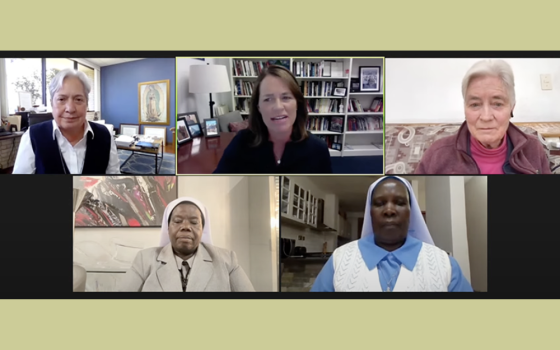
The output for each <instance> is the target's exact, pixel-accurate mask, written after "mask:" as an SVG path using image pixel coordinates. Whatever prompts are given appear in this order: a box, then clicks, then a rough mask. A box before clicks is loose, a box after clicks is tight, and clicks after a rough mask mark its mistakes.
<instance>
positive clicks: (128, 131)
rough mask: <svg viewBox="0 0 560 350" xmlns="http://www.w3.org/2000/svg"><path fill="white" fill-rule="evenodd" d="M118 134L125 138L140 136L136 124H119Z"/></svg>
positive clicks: (138, 127)
mask: <svg viewBox="0 0 560 350" xmlns="http://www.w3.org/2000/svg"><path fill="white" fill-rule="evenodd" d="M119 134H121V135H126V136H136V135H140V125H138V124H121V125H119Z"/></svg>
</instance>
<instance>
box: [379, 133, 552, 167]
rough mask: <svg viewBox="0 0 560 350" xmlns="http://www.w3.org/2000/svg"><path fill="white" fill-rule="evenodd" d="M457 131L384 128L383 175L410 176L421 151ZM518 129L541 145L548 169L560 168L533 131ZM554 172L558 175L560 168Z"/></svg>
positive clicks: (416, 164)
mask: <svg viewBox="0 0 560 350" xmlns="http://www.w3.org/2000/svg"><path fill="white" fill-rule="evenodd" d="M460 127H461V124H432V125H426V124H422V125H403V124H387V125H386V126H385V173H386V174H413V173H414V170H415V169H416V167H417V166H418V164H419V163H420V160H421V159H422V156H423V155H424V151H425V150H427V149H428V148H429V147H430V146H431V145H432V144H433V143H434V142H435V141H437V140H439V139H441V138H444V137H447V136H450V135H453V134H455V133H456V132H457V131H458V130H459V128H460ZM518 128H519V129H520V130H521V131H523V132H525V133H526V134H528V135H533V136H536V137H537V138H538V139H539V140H540V141H541V143H542V144H543V148H544V149H545V152H546V154H547V156H548V158H549V159H550V164H551V169H553V168H554V167H555V166H557V165H560V156H551V155H550V149H549V148H548V145H547V143H546V142H545V140H544V139H543V137H542V136H541V135H540V134H539V133H538V132H537V131H536V130H534V129H532V128H530V127H526V126H518ZM554 172H555V173H560V168H559V169H556V170H555V171H554Z"/></svg>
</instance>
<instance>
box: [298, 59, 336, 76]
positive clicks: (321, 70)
mask: <svg viewBox="0 0 560 350" xmlns="http://www.w3.org/2000/svg"><path fill="white" fill-rule="evenodd" d="M342 71H343V63H342V62H336V61H321V62H317V63H316V62H294V63H293V64H292V73H293V74H294V75H295V76H296V77H332V78H341V77H342V76H343V72H342Z"/></svg>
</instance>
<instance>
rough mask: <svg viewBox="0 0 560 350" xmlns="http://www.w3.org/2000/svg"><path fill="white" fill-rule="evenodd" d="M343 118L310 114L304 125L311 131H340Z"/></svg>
mask: <svg viewBox="0 0 560 350" xmlns="http://www.w3.org/2000/svg"><path fill="white" fill-rule="evenodd" d="M343 124H344V118H342V117H331V118H329V117H315V116H311V117H309V119H308V120H307V123H306V125H305V127H306V128H307V130H311V131H334V132H342V126H343Z"/></svg>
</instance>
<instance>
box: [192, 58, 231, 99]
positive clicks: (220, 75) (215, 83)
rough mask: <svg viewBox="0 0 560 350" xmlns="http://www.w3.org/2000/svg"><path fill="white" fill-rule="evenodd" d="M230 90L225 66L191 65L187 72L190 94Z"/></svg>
mask: <svg viewBox="0 0 560 350" xmlns="http://www.w3.org/2000/svg"><path fill="white" fill-rule="evenodd" d="M228 91H231V86H230V84H229V78H228V74H227V69H226V66H224V65H218V64H214V65H205V64H200V65H198V64H197V65H192V66H191V67H190V74H189V92H190V93H192V94H211V93H216V92H228Z"/></svg>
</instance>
